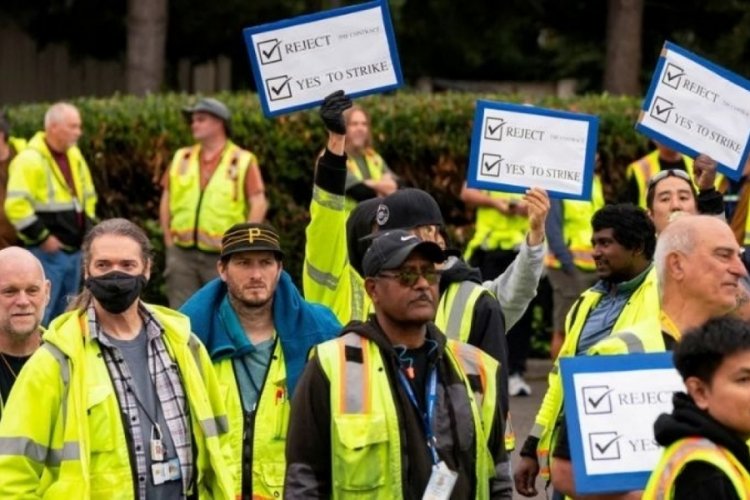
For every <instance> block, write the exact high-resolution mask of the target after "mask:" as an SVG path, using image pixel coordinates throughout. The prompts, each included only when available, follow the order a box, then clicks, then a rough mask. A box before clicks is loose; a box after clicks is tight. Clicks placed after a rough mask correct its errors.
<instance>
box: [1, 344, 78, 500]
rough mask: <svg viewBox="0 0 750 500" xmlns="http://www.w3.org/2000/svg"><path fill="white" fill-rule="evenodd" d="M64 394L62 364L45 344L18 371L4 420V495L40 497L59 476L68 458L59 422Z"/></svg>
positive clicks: (2, 431) (5, 496) (2, 432)
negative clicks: (64, 461) (61, 463)
mask: <svg viewBox="0 0 750 500" xmlns="http://www.w3.org/2000/svg"><path fill="white" fill-rule="evenodd" d="M63 394H64V387H63V381H62V378H61V375H60V365H59V363H58V362H57V360H55V358H54V357H53V356H52V355H51V354H50V352H49V351H47V350H46V349H44V348H40V349H39V350H38V351H37V352H36V353H35V354H34V355H33V356H32V357H31V359H29V361H28V362H27V363H26V365H25V366H24V368H23V369H22V370H21V373H19V375H18V379H17V380H16V382H15V384H14V386H13V390H12V391H11V393H10V397H9V398H8V404H7V405H6V407H5V411H4V413H3V418H2V420H0V477H2V480H0V498H14V499H36V498H41V492H43V491H44V490H46V488H47V486H49V484H50V483H51V482H53V481H54V480H55V477H53V475H54V474H55V471H57V470H58V467H59V461H60V458H61V457H62V458H64V453H63V452H64V447H63V429H62V427H63V426H62V425H56V424H57V422H58V419H60V418H62V414H61V411H62V410H61V408H62V397H63ZM56 462H57V466H58V467H56V466H55V463H56ZM45 463H46V464H47V466H46V467H45Z"/></svg>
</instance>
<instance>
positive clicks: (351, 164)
mask: <svg viewBox="0 0 750 500" xmlns="http://www.w3.org/2000/svg"><path fill="white" fill-rule="evenodd" d="M361 158H362V159H363V160H364V168H365V169H366V170H367V171H366V172H363V171H362V164H361V163H358V162H357V160H355V159H354V158H353V157H352V156H349V157H348V158H347V160H346V170H347V172H348V173H349V174H351V175H353V176H354V177H355V178H357V179H358V180H360V181H363V180H365V179H370V180H373V181H379V180H380V179H381V178H382V177H383V174H385V172H386V171H387V170H386V165H385V161H384V160H383V157H382V156H380V155H379V154H378V153H377V152H376V151H375V150H374V149H372V148H366V149H365V150H364V151H363V152H362V155H361ZM355 206H357V202H356V201H355V200H354V199H352V198H350V197H348V196H347V198H346V210H347V212H351V211H352V210H353V209H354V207H355Z"/></svg>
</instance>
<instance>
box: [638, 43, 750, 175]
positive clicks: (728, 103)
mask: <svg viewBox="0 0 750 500" xmlns="http://www.w3.org/2000/svg"><path fill="white" fill-rule="evenodd" d="M670 52H671V53H672V54H675V55H677V56H679V57H682V58H684V59H686V60H687V62H688V63H689V64H691V65H693V66H692V67H691V68H690V69H688V68H683V67H682V66H684V65H677V64H674V62H670V61H668V59H669V56H670ZM696 68H697V70H698V72H700V73H701V74H696V75H695V76H693V75H692V74H691V73H697V72H696V71H692V72H691V71H690V70H695V69H696ZM734 86H736V87H734ZM719 89H721V90H719ZM696 95H698V96H702V97H703V100H702V101H701V99H696V98H695V96H696ZM730 96H731V99H730ZM686 98H687V100H686ZM711 101H713V102H711ZM723 116H726V117H732V116H734V117H735V119H738V120H740V123H741V122H744V123H742V126H741V127H739V128H740V130H737V127H735V126H732V125H731V124H728V123H727V122H728V121H729V120H725V119H723V118H722V117H723ZM707 117H713V118H714V120H713V121H714V122H716V123H721V124H722V125H723V126H724V127H725V130H716V128H715V127H712V126H711V125H712V124H711V120H708V119H707ZM717 118H718V119H717ZM644 120H646V121H647V122H648V123H651V125H647V124H644V123H643V121H644ZM655 120H658V122H657V121H655ZM722 122H723V123H722ZM635 128H636V130H638V131H639V132H641V133H643V134H644V135H647V136H648V137H650V138H652V139H654V140H655V141H658V142H660V143H662V144H664V145H665V146H668V147H669V148H672V149H674V150H676V151H679V152H681V153H683V154H686V155H688V156H690V157H693V158H695V157H696V156H698V154H700V153H707V154H709V156H712V157H713V158H714V159H715V160H717V162H718V164H719V167H718V169H719V171H720V172H721V173H723V174H726V175H727V176H728V177H730V178H732V179H734V180H738V179H739V178H740V177H741V176H742V171H743V169H744V165H745V163H746V162H747V159H748V155H749V154H750V140H749V139H750V81H748V80H746V79H745V78H742V77H741V76H739V75H736V74H734V73H732V72H731V71H729V70H727V69H725V68H722V67H721V66H718V65H717V64H715V63H713V62H711V61H708V60H706V59H704V58H702V57H700V56H698V55H696V54H693V53H692V52H689V51H687V50H685V49H683V48H682V47H680V46H678V45H675V44H674V43H671V42H668V41H667V42H665V43H664V47H663V48H662V51H661V56H660V57H659V60H658V61H657V64H656V68H655V70H654V73H653V77H652V79H651V83H650V85H649V88H648V92H647V93H646V97H645V99H644V100H643V105H642V107H641V113H640V116H639V118H638V121H637V123H636V125H635ZM702 132H705V134H703V133H702ZM722 142H723V143H724V145H726V144H730V145H732V147H733V149H734V150H735V152H736V150H737V149H740V150H741V154H739V155H736V154H734V155H728V154H727V152H725V151H724V150H722V147H723V146H722V147H720V144H721V143H722ZM735 146H736V147H735ZM698 149H702V150H701V151H699V150H698ZM712 149H713V151H712ZM722 156H724V157H725V158H726V157H730V156H732V157H735V160H736V161H734V162H732V163H730V162H728V161H726V160H725V159H724V158H722Z"/></svg>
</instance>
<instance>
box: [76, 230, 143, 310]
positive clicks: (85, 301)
mask: <svg viewBox="0 0 750 500" xmlns="http://www.w3.org/2000/svg"><path fill="white" fill-rule="evenodd" d="M107 235H114V236H124V237H126V238H130V239H131V240H133V241H135V242H136V243H138V246H140V247H141V258H142V259H143V263H144V264H148V263H149V262H151V261H152V260H153V252H154V249H153V247H152V246H151V241H150V240H149V239H148V236H147V235H146V232H145V231H144V230H143V229H141V228H140V227H138V226H136V225H135V224H134V223H132V222H130V221H129V220H127V219H122V218H116V219H106V220H103V221H102V222H100V223H99V224H97V225H96V226H94V227H92V228H91V229H90V230H89V232H88V233H86V236H85V237H84V238H83V243H82V244H81V253H82V259H81V261H82V264H83V269H84V270H86V269H87V268H88V266H89V264H91V244H92V243H93V242H94V240H96V239H97V238H100V237H102V236H107ZM89 302H91V292H89V290H88V289H87V288H84V289H83V291H82V292H81V293H80V294H78V296H76V297H75V298H73V300H71V301H70V304H69V305H68V310H69V311H70V310H73V309H82V308H84V307H87V306H88V305H89Z"/></svg>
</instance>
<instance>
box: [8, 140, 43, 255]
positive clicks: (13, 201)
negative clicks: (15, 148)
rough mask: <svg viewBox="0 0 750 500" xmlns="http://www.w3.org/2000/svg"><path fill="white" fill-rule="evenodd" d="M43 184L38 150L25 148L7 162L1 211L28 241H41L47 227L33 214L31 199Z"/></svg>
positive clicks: (34, 212)
mask: <svg viewBox="0 0 750 500" xmlns="http://www.w3.org/2000/svg"><path fill="white" fill-rule="evenodd" d="M45 186H46V180H45V176H44V165H43V159H42V157H41V154H40V153H39V152H37V151H35V150H31V149H25V150H23V151H22V152H21V153H19V154H18V155H17V156H16V157H15V158H13V161H11V162H10V166H9V170H8V193H7V196H6V198H5V207H4V208H5V214H6V215H7V217H8V220H9V221H10V222H11V224H13V226H15V228H16V231H18V234H19V235H20V236H21V238H22V239H23V240H24V242H26V243H29V244H34V243H38V242H40V241H43V240H44V239H45V238H46V237H47V236H48V235H49V230H48V229H47V228H46V227H45V225H44V223H43V222H42V221H41V220H40V219H39V218H38V217H37V215H36V210H35V208H34V203H35V201H36V193H39V192H40V190H43V189H44V188H45Z"/></svg>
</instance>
